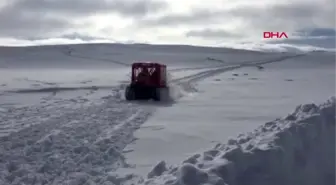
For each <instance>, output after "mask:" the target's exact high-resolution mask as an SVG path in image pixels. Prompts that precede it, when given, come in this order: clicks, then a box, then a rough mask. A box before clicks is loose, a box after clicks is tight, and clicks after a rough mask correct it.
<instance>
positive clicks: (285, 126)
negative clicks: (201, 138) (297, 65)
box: [144, 97, 336, 185]
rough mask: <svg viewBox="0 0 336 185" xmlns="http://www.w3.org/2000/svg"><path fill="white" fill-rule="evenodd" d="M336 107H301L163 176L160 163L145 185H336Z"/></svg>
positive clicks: (332, 100) (335, 101) (333, 101)
mask: <svg viewBox="0 0 336 185" xmlns="http://www.w3.org/2000/svg"><path fill="white" fill-rule="evenodd" d="M335 104H336V99H335V97H332V98H330V99H329V100H328V101H326V102H325V103H323V104H321V105H315V104H305V105H300V106H298V107H297V108H296V109H295V111H294V112H293V113H291V114H289V115H288V116H286V117H284V118H282V119H277V120H274V121H271V122H268V123H265V124H264V125H262V126H260V127H259V128H257V129H256V130H255V131H254V132H251V133H248V134H245V135H240V136H238V137H237V138H236V139H230V140H229V141H228V143H227V144H218V145H216V146H215V147H214V148H213V149H211V150H209V151H205V152H204V153H202V154H196V155H194V156H191V157H190V158H188V159H186V160H185V161H184V162H183V163H182V164H181V166H179V167H170V168H167V170H166V171H165V172H163V173H162V171H161V170H162V169H165V168H166V167H165V165H166V164H165V163H164V162H160V163H159V164H158V165H157V166H156V167H155V168H154V169H153V171H152V172H151V173H150V174H149V176H148V177H150V178H149V179H147V180H146V181H145V182H144V184H146V185H154V184H155V185H162V184H167V185H247V184H249V185H270V184H272V185H334V184H335ZM155 172H157V173H155ZM161 173H162V174H161ZM153 174H161V175H160V176H159V177H157V176H155V175H153Z"/></svg>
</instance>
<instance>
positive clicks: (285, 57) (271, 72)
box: [0, 44, 335, 185]
mask: <svg viewBox="0 0 336 185" xmlns="http://www.w3.org/2000/svg"><path fill="white" fill-rule="evenodd" d="M134 61H156V62H162V63H165V64H167V66H168V69H169V78H170V86H171V89H172V96H173V98H174V101H173V102H170V103H167V104H163V103H153V102H127V101H125V99H124V97H123V95H124V94H123V93H124V88H125V84H127V83H129V78H130V77H129V73H130V64H131V63H132V62H134ZM334 68H335V53H329V52H311V53H299V54H297V53H265V52H257V51H247V50H236V49H229V48H207V47H194V46H177V45H172V46H165V45H144V44H133V45H132V44H130V45H127V44H79V45H55V46H34V47H1V48H0V185H2V184H9V185H16V184H47V185H49V184H50V185H58V184H71V185H77V184H78V185H80V184H85V185H86V184H87V185H94V184H103V185H108V184H109V185H111V184H120V185H127V184H130V183H140V184H141V183H142V182H144V180H145V177H146V176H147V174H148V173H149V172H150V171H151V170H152V168H153V167H154V166H155V165H156V164H157V163H158V162H160V161H162V160H163V161H166V166H168V168H169V166H170V165H172V166H173V167H172V168H171V169H169V170H163V171H162V170H159V171H161V172H157V170H154V171H153V173H151V175H150V176H151V177H153V178H152V179H151V180H150V182H151V183H152V184H153V183H154V184H158V185H162V183H163V182H167V183H168V184H169V183H171V184H176V185H179V184H181V185H186V184H188V182H186V181H185V182H182V181H181V179H184V178H185V176H188V177H186V178H189V177H190V178H191V180H194V179H197V178H199V177H200V176H198V175H195V174H192V175H190V176H189V175H188V174H189V173H190V172H192V173H194V172H195V173H196V172H197V173H199V172H201V174H204V176H213V174H212V173H208V171H207V172H206V173H203V170H204V169H205V168H207V165H209V168H213V169H215V170H220V169H221V167H223V170H226V168H227V167H228V166H227V165H222V166H221V165H220V167H218V168H217V167H215V166H216V165H215V164H213V165H212V164H208V163H207V162H205V161H209V162H216V161H215V160H213V159H214V158H216V156H217V154H221V155H224V154H225V153H226V151H225V150H226V149H225V147H224V145H222V144H220V145H217V148H216V151H217V152H216V154H215V153H213V152H207V153H209V156H208V155H207V156H205V157H204V155H201V156H203V158H204V160H203V159H202V160H199V159H200V158H199V157H197V159H195V160H196V161H197V164H200V165H205V167H201V166H198V167H197V168H196V167H194V166H191V165H189V166H188V165H181V161H184V160H185V158H188V157H190V156H192V154H193V153H202V151H204V150H207V149H209V148H211V149H212V148H213V145H215V144H216V143H225V142H229V143H232V142H233V143H236V142H238V141H239V140H241V138H238V139H233V138H237V137H238V136H239V134H241V133H246V132H250V131H252V130H254V129H256V128H258V127H259V128H260V129H258V130H257V131H256V132H253V133H252V135H251V139H245V140H246V142H251V143H252V144H251V146H255V145H254V144H253V142H254V141H255V140H254V139H255V138H256V139H260V141H261V140H262V141H263V142H266V141H267V138H266V137H265V139H262V138H264V135H267V133H268V132H263V131H264V130H265V129H266V130H265V131H269V133H270V134H273V135H277V134H282V133H285V134H284V135H286V133H287V132H282V131H283V130H285V129H287V126H289V125H291V124H289V123H288V124H287V123H286V124H284V123H283V122H282V121H275V122H274V125H277V126H274V128H273V127H272V128H270V129H268V128H265V127H260V126H261V124H263V123H265V122H269V121H271V120H274V119H275V118H277V117H279V116H283V115H285V114H287V113H288V112H290V111H291V110H292V109H293V107H295V106H297V105H299V104H304V103H307V102H315V103H317V104H318V103H321V102H323V101H325V99H326V98H327V97H330V96H333V95H334V94H335V91H334V90H335V80H334V79H335V71H334ZM333 102H334V101H333ZM303 107H304V106H303ZM310 107H311V109H309V110H314V111H315V112H314V111H313V113H316V114H319V115H315V114H313V113H312V115H309V114H308V113H307V112H306V111H305V110H303V109H302V110H301V109H300V108H299V109H298V110H297V111H296V113H295V115H307V119H314V118H315V117H314V116H317V117H318V119H319V120H320V119H322V120H323V119H324V118H325V119H326V120H325V122H323V125H324V126H326V125H328V124H331V123H332V122H333V120H332V119H331V117H332V116H334V115H331V117H330V116H329V115H328V119H327V117H324V116H325V115H322V114H324V113H323V112H325V111H327V112H328V114H329V112H330V110H331V109H332V108H333V107H334V105H332V103H329V104H328V107H329V108H323V106H322V107H321V106H320V107H317V106H310ZM330 114H331V113H330ZM310 117H311V118H310ZM334 117H335V116H334ZM329 118H330V119H329ZM289 121H290V122H292V124H294V125H295V123H296V122H300V121H302V120H301V119H299V118H298V119H293V120H289ZM319 122H321V121H319ZM309 123H310V121H309ZM309 123H308V124H307V125H310V124H309ZM333 123H334V122H333ZM312 124H313V123H312ZM315 124H316V123H315V122H314V124H313V125H315ZM317 124H318V123H317ZM332 126H334V125H333V124H331V127H332ZM302 127H305V126H302ZM300 128H301V126H300ZM316 128H318V129H325V128H326V127H323V128H322V126H321V127H316ZM328 128H329V127H328ZM288 129H290V127H288ZM300 132H301V131H300ZM302 132H304V133H302V135H301V134H300V135H297V136H295V137H294V136H293V138H291V139H293V140H297V142H301V141H298V140H299V139H302V137H303V135H305V133H306V132H307V134H308V135H310V134H311V132H313V133H315V132H314V131H313V130H311V129H303V130H302ZM291 134H293V133H292V132H291ZM327 134H328V135H325V138H322V137H321V142H322V139H323V140H324V139H327V140H330V138H331V137H333V136H334V132H330V133H327ZM301 136H302V137H301ZM230 138H231V139H230ZM281 138H284V140H286V141H287V136H284V137H281ZM243 140H244V139H243ZM245 140H244V141H245ZM280 140H281V139H280ZM270 142H275V140H270ZM276 142H280V141H276ZM302 142H311V140H310V138H308V139H307V140H302ZM327 143H328V142H327ZM276 144H277V146H278V145H279V146H281V147H285V146H287V145H286V143H276ZM281 144H283V145H281ZM328 144H330V143H328ZM258 146H259V145H258ZM328 146H329V145H328ZM330 146H331V147H334V146H335V145H332V143H331V145H330ZM218 147H219V148H218ZM228 149H230V150H231V149H233V148H230V147H229V148H228ZM289 149H290V148H289ZM289 149H288V150H289ZM325 149H326V148H322V146H321V148H319V150H320V151H324V150H325ZM245 151H247V152H248V151H249V150H244V152H245ZM271 151H272V152H273V149H271ZM330 151H331V150H325V152H326V154H325V156H324V157H326V159H329V158H327V157H330V156H331V155H334V154H333V153H330ZM244 152H243V153H242V155H243V154H244V155H245V153H244ZM285 152H286V155H287V151H285ZM289 152H290V153H288V155H292V154H293V153H291V151H289ZM229 153H230V152H229ZM293 155H294V154H293ZM295 155H296V154H295ZM300 155H303V154H302V153H300ZM207 157H208V158H209V159H211V160H207V159H206V158H207ZM249 157H252V158H254V157H256V158H258V157H259V156H258V155H256V154H251V156H248V158H249ZM269 157H273V156H269ZM307 158H308V156H307ZM310 158H311V156H309V159H310ZM275 159H276V160H277V159H278V158H275ZM288 159H292V158H290V157H289V158H288ZM195 160H194V161H195ZM244 160H246V161H247V162H246V163H242V164H241V165H245V164H246V165H247V164H248V165H250V164H251V165H252V163H249V159H245V158H244ZM330 160H331V159H330ZM252 161H253V160H252ZM315 162H316V163H315ZM315 162H314V163H311V164H309V165H318V164H319V165H321V166H320V167H319V168H318V169H319V170H321V169H324V167H326V168H325V169H326V170H325V171H323V173H322V171H321V173H318V174H317V175H316V176H315V177H316V178H320V177H321V175H325V174H327V177H326V178H327V179H328V180H327V181H326V182H331V181H330V179H331V178H332V175H331V176H330V173H329V172H330V170H332V169H329V167H330V166H326V164H325V163H324V161H323V162H321V163H320V162H319V161H315ZM288 163H289V162H288ZM160 164H161V165H159V166H162V163H160ZM192 164H194V162H193V163H192ZM195 164H196V163H195ZM234 164H235V165H238V162H237V161H234ZM267 164H268V163H267ZM267 164H265V165H267ZM175 166H176V167H175ZM237 167H239V168H240V167H241V166H240V164H239V165H238V166H237ZM284 167H285V166H284ZM288 167H289V166H288ZM327 167H328V168H327ZM186 168H187V170H184V169H186ZM155 169H156V168H155ZM256 169H258V166H257V167H256ZM268 169H273V168H272V166H271V167H270V168H268ZM298 169H301V168H298ZM190 170H191V171H190ZM306 170H308V171H309V170H312V168H308V167H307V169H306ZM308 171H307V173H302V174H298V175H306V174H309V173H310V172H309V173H308ZM282 172H283V171H277V173H282ZM324 172H325V173H324ZM223 173H224V172H223ZM230 173H231V172H230ZM232 173H235V175H232V174H230V175H225V178H224V177H223V178H222V177H221V174H217V176H213V178H212V177H211V178H212V179H216V178H217V179H220V178H222V179H223V180H224V181H223V180H222V181H221V180H218V184H217V185H219V184H224V182H225V183H227V184H229V185H231V184H235V183H236V184H238V185H240V184H244V183H243V182H242V181H239V182H238V181H235V180H234V178H236V177H237V175H238V176H239V175H240V174H241V171H240V170H237V169H235V170H234V171H232ZM153 174H154V175H153ZM249 174H253V173H247V174H245V175H249ZM180 175H181V176H180ZM263 175H270V174H264V173H263V172H262V171H260V174H258V176H253V177H251V178H257V180H260V179H261V176H263ZM282 175H283V176H284V174H282ZM156 176H157V177H156ZM201 176H202V177H203V175H201ZM271 176H272V175H271ZM283 176H281V175H279V176H276V177H281V178H282V177H283ZM259 177H260V178H259ZM272 178H273V176H272ZM298 178H299V177H298ZM312 178H313V177H312ZM230 179H231V180H230ZM232 179H233V180H232ZM170 180H172V181H170ZM175 180H177V181H175ZM294 180H295V179H294ZM297 180H298V181H297V182H300V183H301V182H303V181H301V179H297ZM168 181H169V182H168ZM189 182H194V183H193V184H202V183H203V184H206V183H208V184H209V183H210V184H216V183H215V181H214V180H211V179H208V181H206V180H204V179H203V180H202V178H201V180H200V181H189ZM258 182H259V181H258ZM263 182H269V181H263ZM285 182H296V181H283V183H285ZM310 182H311V184H314V183H315V181H313V180H312V181H310ZM183 183H184V184H183ZM260 183H261V181H260ZM189 184H190V183H189ZM279 184H281V181H279Z"/></svg>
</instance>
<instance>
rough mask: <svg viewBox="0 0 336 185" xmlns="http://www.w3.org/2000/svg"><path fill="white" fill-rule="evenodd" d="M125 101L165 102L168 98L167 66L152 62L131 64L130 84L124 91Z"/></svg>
mask: <svg viewBox="0 0 336 185" xmlns="http://www.w3.org/2000/svg"><path fill="white" fill-rule="evenodd" d="M125 98H126V100H150V99H153V100H155V101H165V100H167V99H168V98H169V89H168V86H167V66H166V65H164V64H159V63H153V62H137V63H133V64H132V75H131V83H130V84H129V85H128V86H127V87H126V90H125Z"/></svg>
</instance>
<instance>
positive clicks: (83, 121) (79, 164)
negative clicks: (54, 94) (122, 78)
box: [0, 56, 296, 185]
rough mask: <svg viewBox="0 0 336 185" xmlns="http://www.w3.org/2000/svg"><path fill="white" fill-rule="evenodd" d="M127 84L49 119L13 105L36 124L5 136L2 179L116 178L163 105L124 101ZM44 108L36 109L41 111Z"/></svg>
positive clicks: (0, 142) (0, 152)
mask: <svg viewBox="0 0 336 185" xmlns="http://www.w3.org/2000/svg"><path fill="white" fill-rule="evenodd" d="M291 57H296V56H289V57H287V58H285V57H282V58H277V59H274V60H268V61H263V62H257V63H253V64H247V62H246V64H241V65H235V66H225V67H224V66H223V67H219V68H216V69H210V70H206V71H202V72H199V73H196V74H193V75H188V76H185V77H181V78H178V79H173V80H172V81H171V83H173V84H175V85H181V86H183V85H184V84H191V83H195V82H197V81H200V80H203V79H205V78H207V77H210V76H214V75H217V74H220V73H223V72H226V71H230V70H234V69H238V68H241V67H245V66H251V65H252V66H253V65H260V64H265V63H271V62H277V61H282V60H285V59H288V58H291ZM125 85H126V84H121V85H119V86H118V87H116V88H114V89H113V90H112V92H111V93H112V94H111V95H110V96H109V97H106V99H105V102H104V103H103V104H98V105H91V106H83V107H80V108H77V109H69V110H62V107H57V108H56V110H55V112H57V111H60V112H61V114H60V115H57V116H52V115H48V111H46V112H45V113H44V114H46V117H44V119H42V118H41V119H39V118H36V119H34V120H25V118H26V114H29V113H30V112H29V111H31V110H16V109H13V110H12V111H13V113H15V114H14V115H15V116H14V117H12V120H9V121H13V120H14V121H15V119H22V120H23V121H29V122H31V126H29V127H27V128H24V129H23V130H20V131H18V132H14V133H10V134H9V135H8V136H5V137H1V138H0V184H8V185H11V184H20V183H26V184H29V183H31V184H33V183H32V182H34V183H35V184H38V183H41V184H48V185H49V184H55V185H56V184H57V185H58V184H85V183H96V184H103V182H105V181H110V182H113V181H114V180H115V179H116V178H115V177H114V176H113V175H111V174H110V173H111V172H113V171H115V170H116V169H117V168H119V167H127V166H128V164H127V163H126V162H125V159H124V157H123V155H122V153H121V152H122V150H123V149H124V148H125V147H126V145H128V144H130V143H131V142H132V141H133V140H134V136H133V133H134V131H135V130H136V129H138V128H139V127H140V126H141V124H143V123H144V122H145V121H146V120H147V119H148V118H149V117H150V116H151V115H152V114H153V113H154V112H155V110H156V108H157V106H156V105H155V104H151V105H153V106H148V104H147V105H146V104H141V103H133V102H126V101H124V99H123V98H122V97H121V96H123V88H124V87H125ZM64 111H65V112H64ZM50 113H53V112H52V111H51V112H49V114H50ZM5 114H6V113H5ZM40 114H41V112H39V111H35V115H40ZM40 116H41V115H40ZM48 116H49V117H48ZM7 121H8V120H7ZM34 122H38V123H34Z"/></svg>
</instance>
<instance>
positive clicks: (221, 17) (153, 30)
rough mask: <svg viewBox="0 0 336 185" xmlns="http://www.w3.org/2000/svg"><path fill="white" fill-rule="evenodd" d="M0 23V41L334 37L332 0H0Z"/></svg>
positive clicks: (230, 40) (204, 42)
mask: <svg viewBox="0 0 336 185" xmlns="http://www.w3.org/2000/svg"><path fill="white" fill-rule="evenodd" d="M0 25H1V26H0V40H1V41H2V42H3V43H6V42H8V43H24V42H25V41H27V40H28V41H30V42H34V41H36V40H39V41H41V40H45V43H47V42H55V41H58V42H62V39H63V40H69V39H75V38H77V39H82V40H84V41H88V40H95V39H100V40H101V39H106V40H113V41H121V42H125V41H135V42H146V43H168V44H169V43H174V44H176V43H177V44H178V43H183V44H194V45H216V44H218V43H239V42H259V41H263V38H262V36H263V34H262V33H263V32H264V31H285V32H286V33H287V34H288V35H289V37H290V39H288V40H284V41H281V42H288V43H293V42H296V41H297V39H298V38H300V39H301V40H300V42H302V39H306V40H307V39H308V40H312V39H313V40H314V39H321V38H320V36H325V37H333V38H335V30H334V29H335V0H282V1H277V0H255V1H251V0H235V1H232V0H207V1H204V0H184V1H181V0H2V1H1V2H0ZM316 28H323V29H317V30H318V31H317V32H318V33H317V34H318V35H316V34H315V35H313V34H310V33H309V32H311V31H314V29H316ZM321 30H322V31H321ZM323 30H324V31H325V32H323ZM326 30H327V31H326ZM328 31H329V32H328ZM302 32H303V33H304V32H307V33H306V34H297V33H302ZM331 32H333V34H332V35H330V33H331ZM327 33H328V34H329V35H325V34H327ZM57 39H58V40H57ZM293 39H294V41H293Z"/></svg>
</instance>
